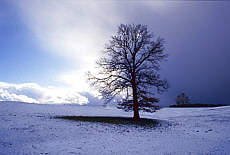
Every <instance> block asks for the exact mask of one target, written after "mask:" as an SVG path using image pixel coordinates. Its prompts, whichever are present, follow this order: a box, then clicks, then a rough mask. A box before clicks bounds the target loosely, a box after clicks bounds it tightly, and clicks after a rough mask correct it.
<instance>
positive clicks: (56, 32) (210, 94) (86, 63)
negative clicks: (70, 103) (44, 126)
mask: <svg viewBox="0 0 230 155" xmlns="http://www.w3.org/2000/svg"><path fill="white" fill-rule="evenodd" d="M229 15H230V2H227V1H222V2H219V1H202V2H201V1H155V2H152V1H144V2H141V1H134V2H132V1H125V2H121V1H108V2H102V1H100V2H94V1H88V2H87V3H86V2H83V1H80V2H78V1H27V0H25V1H11V2H10V1H1V2H0V19H1V20H0V82H4V83H5V85H7V84H8V85H10V84H21V83H36V84H37V85H39V86H40V87H41V89H43V88H44V89H47V88H48V86H52V87H53V88H54V87H55V88H57V89H60V90H61V89H62V88H63V90H64V89H66V88H68V89H72V90H74V91H77V92H79V93H81V92H87V91H90V92H92V90H91V89H90V88H89V87H88V86H87V85H86V84H85V80H84V73H85V72H86V71H87V70H94V68H93V67H94V61H95V60H96V59H97V58H98V57H99V56H100V51H101V50H102V49H103V47H104V44H105V43H106V42H108V40H109V39H110V36H112V35H114V34H115V33H116V30H117V26H118V25H119V24H120V23H124V24H130V23H141V24H146V25H148V28H149V30H150V31H151V32H154V33H155V35H156V36H161V37H163V38H165V41H166V43H165V48H166V49H165V51H166V52H167V53H168V54H169V57H168V61H167V62H165V63H163V64H162V71H161V74H162V77H163V78H166V79H168V80H169V83H170V86H171V87H170V89H169V90H168V92H167V93H164V94H162V95H160V99H161V105H169V104H174V102H175V98H176V96H177V95H178V94H179V93H181V92H185V93H186V94H188V95H189V96H190V97H191V98H192V102H194V103H222V104H229V103H230V99H229V97H228V94H229V92H230V82H229V79H230V69H229V66H230V62H229V58H230V44H229V41H230V38H229V36H230V30H229V27H230V18H229ZM14 86H15V87H16V85H14ZM1 87H3V86H1ZM83 88H84V89H83ZM6 91H7V92H6ZM1 92H2V96H4V97H5V96H7V95H3V94H7V93H8V94H9V91H8V90H6V89H4V90H3V88H2V90H1V88H0V93H1ZM12 93H14V92H11V93H10V95H12ZM10 95H8V96H10ZM23 95H25V96H27V94H23ZM157 96H159V95H157ZM4 97H1V98H4ZM1 98H0V99H1ZM9 98H10V97H8V99H9ZM70 98H71V97H70ZM4 99H6V97H5V98H4ZM40 100H41V101H42V99H40Z"/></svg>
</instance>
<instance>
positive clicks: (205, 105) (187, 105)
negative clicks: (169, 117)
mask: <svg viewBox="0 0 230 155" xmlns="http://www.w3.org/2000/svg"><path fill="white" fill-rule="evenodd" d="M220 106H227V105H224V104H200V103H198V104H181V105H170V106H169V107H184V108H186V107H220Z"/></svg>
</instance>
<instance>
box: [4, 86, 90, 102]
mask: <svg viewBox="0 0 230 155" xmlns="http://www.w3.org/2000/svg"><path fill="white" fill-rule="evenodd" d="M0 101H19V102H28V103H38V104H79V105H85V104H88V103H89V101H88V98H86V97H85V96H82V95H80V94H79V93H78V92H75V91H73V90H71V89H67V88H66V89H64V88H56V87H48V88H43V87H41V86H39V85H38V84H37V83H23V84H10V83H5V82H0Z"/></svg>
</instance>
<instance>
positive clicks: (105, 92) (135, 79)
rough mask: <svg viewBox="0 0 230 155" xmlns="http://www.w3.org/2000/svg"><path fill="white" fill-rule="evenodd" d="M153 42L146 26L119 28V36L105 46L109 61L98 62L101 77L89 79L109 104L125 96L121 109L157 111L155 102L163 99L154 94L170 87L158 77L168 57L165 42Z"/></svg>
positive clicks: (92, 76)
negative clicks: (114, 99) (120, 95)
mask: <svg viewBox="0 0 230 155" xmlns="http://www.w3.org/2000/svg"><path fill="white" fill-rule="evenodd" d="M153 38H154V35H153V33H149V31H148V29H147V26H146V25H141V24H138V25H134V24H130V25H124V24H121V25H120V26H119V27H118V31H117V35H115V36H112V38H111V40H110V41H109V43H108V44H106V45H105V51H104V54H105V57H103V58H100V59H99V60H98V61H97V65H98V67H99V68H100V69H101V70H100V72H99V74H98V75H97V76H94V75H92V74H90V73H89V76H88V77H89V78H88V80H89V81H90V83H91V84H92V85H93V86H94V87H96V88H98V90H99V92H100V93H101V94H102V96H103V98H104V99H105V100H106V103H107V102H109V101H111V100H112V99H113V98H114V97H115V96H117V95H118V94H122V95H123V96H125V98H124V97H123V99H122V100H120V101H119V104H118V108H121V109H124V110H126V111H129V110H134V109H135V108H134V107H135V106H138V110H144V111H149V112H153V111H155V108H156V106H155V105H154V102H158V101H159V99H157V98H155V96H154V92H156V91H157V92H158V93H161V92H164V91H166V90H167V89H168V87H169V85H168V82H167V80H161V79H160V75H159V74H158V71H159V69H160V62H162V61H163V60H166V59H165V58H166V57H167V54H165V53H164V52H163V51H164V46H163V44H164V39H162V38H158V39H156V41H154V40H153ZM135 102H137V103H135Z"/></svg>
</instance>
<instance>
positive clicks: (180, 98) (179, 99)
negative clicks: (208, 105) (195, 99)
mask: <svg viewBox="0 0 230 155" xmlns="http://www.w3.org/2000/svg"><path fill="white" fill-rule="evenodd" d="M190 100H191V99H190V98H189V97H188V96H187V95H186V94H185V93H181V94H180V95H178V96H177V98H176V103H177V105H183V104H185V103H189V102H190Z"/></svg>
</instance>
